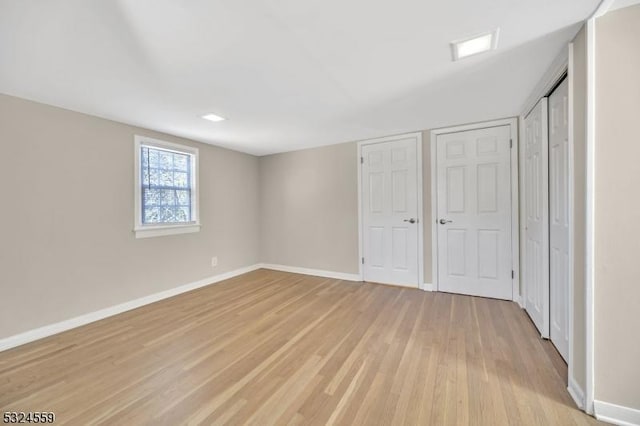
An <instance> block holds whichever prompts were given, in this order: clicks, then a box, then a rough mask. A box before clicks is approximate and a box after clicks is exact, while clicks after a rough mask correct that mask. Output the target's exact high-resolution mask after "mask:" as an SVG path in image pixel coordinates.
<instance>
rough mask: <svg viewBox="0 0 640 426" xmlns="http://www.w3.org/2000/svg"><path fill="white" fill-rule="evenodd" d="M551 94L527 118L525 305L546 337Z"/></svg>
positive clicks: (547, 328) (547, 327)
mask: <svg viewBox="0 0 640 426" xmlns="http://www.w3.org/2000/svg"><path fill="white" fill-rule="evenodd" d="M547 118H548V116H547V98H542V99H541V100H540V102H538V104H537V105H536V106H535V108H534V109H533V110H532V111H531V112H530V113H529V115H527V117H526V118H525V120H524V126H525V146H524V157H525V160H524V173H525V176H524V197H525V235H524V239H525V245H524V256H523V257H524V264H523V279H524V289H525V308H526V311H527V313H528V314H529V316H530V317H531V319H532V320H533V323H534V324H535V325H536V327H537V328H538V331H539V332H540V334H541V336H542V337H545V338H548V337H549V303H548V301H549V202H548V201H549V191H548V188H549V187H548V184H549V182H548V177H549V144H548V124H547V122H548V120H547Z"/></svg>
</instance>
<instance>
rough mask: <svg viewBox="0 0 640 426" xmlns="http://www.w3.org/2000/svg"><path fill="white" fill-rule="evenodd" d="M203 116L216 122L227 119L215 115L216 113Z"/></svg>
mask: <svg viewBox="0 0 640 426" xmlns="http://www.w3.org/2000/svg"><path fill="white" fill-rule="evenodd" d="M202 118H204V119H205V120H209V121H213V122H214V123H217V122H218V121H224V120H226V118H224V117H220V116H219V115H215V114H205V115H203V116H202Z"/></svg>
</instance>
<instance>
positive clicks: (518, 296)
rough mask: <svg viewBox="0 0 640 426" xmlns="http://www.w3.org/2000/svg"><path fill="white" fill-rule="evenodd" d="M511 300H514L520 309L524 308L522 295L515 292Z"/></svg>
mask: <svg viewBox="0 0 640 426" xmlns="http://www.w3.org/2000/svg"><path fill="white" fill-rule="evenodd" d="M513 301H514V302H516V303H517V304H518V306H520V307H521V308H522V309H524V299H523V298H522V296H520V295H519V294H517V295H516V297H514V298H513Z"/></svg>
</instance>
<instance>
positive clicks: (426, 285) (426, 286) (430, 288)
mask: <svg viewBox="0 0 640 426" xmlns="http://www.w3.org/2000/svg"><path fill="white" fill-rule="evenodd" d="M422 289H423V290H424V291H433V284H431V283H423V284H422Z"/></svg>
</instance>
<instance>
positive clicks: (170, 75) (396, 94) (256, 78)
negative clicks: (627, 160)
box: [0, 0, 598, 155]
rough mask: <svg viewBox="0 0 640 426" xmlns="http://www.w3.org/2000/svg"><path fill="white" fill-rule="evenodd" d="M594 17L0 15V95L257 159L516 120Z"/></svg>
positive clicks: (555, 4)
mask: <svg viewBox="0 0 640 426" xmlns="http://www.w3.org/2000/svg"><path fill="white" fill-rule="evenodd" d="M597 3H598V0H447V1H437V2H436V1H429V0H395V1H391V0H306V1H305V0H179V1H176V0H113V1H96V0H94V1H91V0H57V1H41V0H0V61H1V62H0V92H2V93H6V94H10V95H14V96H19V97H23V98H27V99H33V100H36V101H40V102H44V103H47V104H52V105H56V106H60V107H64V108H68V109H71V110H76V111H81V112H85V113H88V114H93V115H97V116H100V117H105V118H110V119H113V120H117V121H122V122H126V123H130V124H135V125H139V126H143V127H147V128H151V129H155V130H160V131H164V132H167V133H170V134H174V135H179V136H184V137H188V138H192V139H195V140H199V141H202V142H208V143H212V144H215V145H220V146H225V147H229V148H232V149H236V150H239V151H245V152H249V153H253V154H256V155H263V154H269V153H274V152H282V151H289V150H295V149H301V148H305V147H312V146H319V145H329V144H334V143H339V142H346V141H353V140H360V139H366V138H371V137H379V136H385V135H389V134H395V133H400V132H406V131H415V130H420V129H426V128H435V127H442V126H446V125H452V124H459V123H465V122H472V121H481V120H487V119H494V118H500V117H505V116H513V115H516V114H518V113H519V112H520V109H521V107H522V104H523V102H524V101H525V99H526V97H527V95H529V93H530V92H531V90H532V89H533V87H534V86H535V85H536V83H537V82H538V80H539V79H540V77H541V76H542V74H543V72H544V71H545V70H546V68H547V67H548V66H549V65H550V63H551V62H552V60H553V59H554V57H555V56H556V55H557V54H558V53H559V52H560V50H561V48H562V46H563V44H565V43H566V42H567V41H568V40H570V38H571V37H572V36H573V35H574V34H575V32H576V31H577V30H578V28H579V23H580V22H581V21H582V20H583V19H585V18H586V17H587V16H588V15H589V14H590V13H591V12H592V11H593V9H595V7H596V5H597ZM496 27H500V40H499V45H498V49H497V50H496V51H493V52H491V53H488V54H484V55H479V56H476V57H472V58H468V59H464V60H461V61H459V62H455V63H454V62H452V61H451V54H450V50H449V42H450V41H451V40H456V39H461V38H464V37H466V36H470V35H474V34H476V33H481V32H486V31H490V30H493V29H494V28H496ZM209 112H211V113H214V114H217V115H221V116H223V117H226V118H227V119H228V120H227V121H224V122H221V123H212V122H209V121H206V120H203V119H201V118H200V116H201V115H203V114H205V113H209Z"/></svg>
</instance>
